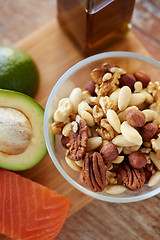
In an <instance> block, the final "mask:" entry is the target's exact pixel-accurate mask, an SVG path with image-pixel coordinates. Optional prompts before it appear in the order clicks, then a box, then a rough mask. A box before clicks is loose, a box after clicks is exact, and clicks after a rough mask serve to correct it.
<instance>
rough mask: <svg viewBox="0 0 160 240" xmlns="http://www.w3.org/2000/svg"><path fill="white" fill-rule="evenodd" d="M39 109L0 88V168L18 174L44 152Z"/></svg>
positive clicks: (27, 97)
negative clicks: (17, 172)
mask: <svg viewBox="0 0 160 240" xmlns="http://www.w3.org/2000/svg"><path fill="white" fill-rule="evenodd" d="M43 117H44V110H43V108H42V107H41V106H40V105H39V104H38V103H37V102H36V101H35V100H34V99H33V98H31V97H29V96H27V95H24V94H22V93H19V92H14V91H9V90H2V89H0V167H1V168H5V169H9V170H13V171H21V170H25V169H29V168H31V167H33V166H35V165H36V164H37V163H38V162H39V161H40V160H42V159H43V158H44V156H45V155H46V153H47V149H46V145H45V140H44V134H43Z"/></svg>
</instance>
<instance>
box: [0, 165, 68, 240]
mask: <svg viewBox="0 0 160 240" xmlns="http://www.w3.org/2000/svg"><path fill="white" fill-rule="evenodd" d="M69 208H70V200H69V199H68V198H66V197H64V196H62V195H60V194H58V193H57V192H55V191H53V190H50V189H48V188H46V187H44V186H42V185H40V184H38V183H36V182H33V181H31V180H30V179H27V178H24V177H21V176H20V175H18V174H16V173H14V172H11V171H8V170H5V169H0V233H2V234H4V235H6V236H8V237H10V238H13V239H15V240H53V239H55V238H56V237H57V235H58V234H59V232H60V230H61V228H62V226H63V224H64V222H65V220H66V218H67V215H68V211H69Z"/></svg>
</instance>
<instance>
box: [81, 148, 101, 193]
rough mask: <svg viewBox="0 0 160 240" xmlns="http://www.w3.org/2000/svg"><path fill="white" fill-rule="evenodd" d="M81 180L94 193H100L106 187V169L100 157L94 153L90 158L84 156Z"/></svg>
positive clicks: (87, 155)
mask: <svg viewBox="0 0 160 240" xmlns="http://www.w3.org/2000/svg"><path fill="white" fill-rule="evenodd" d="M81 176H83V178H81V180H82V179H83V182H85V183H86V184H87V185H88V187H89V188H90V189H91V190H92V191H94V192H101V191H103V190H104V188H105V187H106V169H105V164H104V162H103V159H102V157H101V155H100V154H99V153H98V152H94V153H93V155H92V156H89V154H88V153H86V154H85V157H84V163H83V168H82V170H81Z"/></svg>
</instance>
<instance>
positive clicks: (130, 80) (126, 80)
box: [119, 74, 136, 92]
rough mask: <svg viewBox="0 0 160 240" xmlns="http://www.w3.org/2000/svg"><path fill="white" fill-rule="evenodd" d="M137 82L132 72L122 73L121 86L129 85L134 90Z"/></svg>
mask: <svg viewBox="0 0 160 240" xmlns="http://www.w3.org/2000/svg"><path fill="white" fill-rule="evenodd" d="M135 82H136V79H135V78H134V77H133V76H132V75H131V74H122V75H121V78H120V79H119V87H123V86H128V87H129V88H130V89H131V90H132V92H133V91H134V84H135Z"/></svg>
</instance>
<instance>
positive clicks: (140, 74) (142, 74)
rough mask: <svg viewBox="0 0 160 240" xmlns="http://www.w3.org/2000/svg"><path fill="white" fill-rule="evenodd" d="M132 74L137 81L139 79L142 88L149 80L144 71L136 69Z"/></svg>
mask: <svg viewBox="0 0 160 240" xmlns="http://www.w3.org/2000/svg"><path fill="white" fill-rule="evenodd" d="M133 76H134V77H135V78H136V80H137V81H140V82H141V83H142V85H143V88H146V87H147V85H148V83H149V82H150V81H151V78H150V76H149V75H148V74H147V73H146V72H144V71H137V72H134V73H133Z"/></svg>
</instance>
